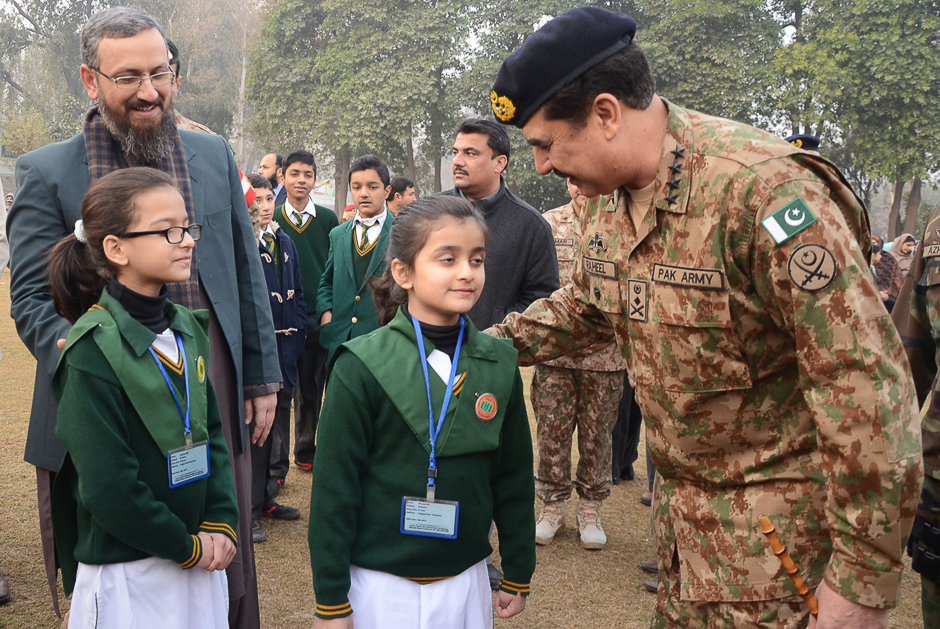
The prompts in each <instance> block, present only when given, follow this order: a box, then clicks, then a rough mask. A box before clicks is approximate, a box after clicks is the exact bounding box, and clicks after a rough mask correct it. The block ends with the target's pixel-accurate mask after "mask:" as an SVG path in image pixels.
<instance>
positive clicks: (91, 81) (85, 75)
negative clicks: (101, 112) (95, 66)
mask: <svg viewBox="0 0 940 629" xmlns="http://www.w3.org/2000/svg"><path fill="white" fill-rule="evenodd" d="M79 73H80V74H81V75H82V84H83V85H84V86H85V91H86V92H88V98H90V99H91V100H98V80H97V77H96V76H95V71H94V70H92V69H91V66H89V65H87V64H84V63H83V64H82V67H81V68H79Z"/></svg>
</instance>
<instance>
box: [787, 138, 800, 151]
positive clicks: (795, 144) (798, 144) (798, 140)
mask: <svg viewBox="0 0 940 629" xmlns="http://www.w3.org/2000/svg"><path fill="white" fill-rule="evenodd" d="M790 144H792V145H793V146H795V147H796V148H798V149H801V148H803V140H800V139H799V138H797V139H796V140H793V141H792V142H790Z"/></svg>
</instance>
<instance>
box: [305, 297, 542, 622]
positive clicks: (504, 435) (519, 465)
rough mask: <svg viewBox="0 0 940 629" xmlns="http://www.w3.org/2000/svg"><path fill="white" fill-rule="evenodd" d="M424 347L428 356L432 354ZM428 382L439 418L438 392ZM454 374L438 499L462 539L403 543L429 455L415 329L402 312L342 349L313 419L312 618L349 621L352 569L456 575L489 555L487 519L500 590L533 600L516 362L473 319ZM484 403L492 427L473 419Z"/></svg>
mask: <svg viewBox="0 0 940 629" xmlns="http://www.w3.org/2000/svg"><path fill="white" fill-rule="evenodd" d="M422 340H424V343H425V348H426V351H427V352H428V353H430V352H431V351H432V350H433V349H434V346H433V345H432V344H431V343H430V342H429V341H427V340H426V339H422ZM389 356H394V360H389V358H388V357H389ZM429 373H430V380H431V389H432V399H433V403H434V408H435V414H436V415H437V414H438V413H440V408H441V404H442V402H443V396H444V387H445V384H444V383H443V382H442V381H441V380H440V379H439V378H438V377H437V375H435V373H434V372H433V370H429ZM457 374H458V377H459V376H460V374H465V375H464V376H463V378H462V381H461V382H460V386H455V389H456V390H458V391H459V393H458V394H457V395H455V396H454V397H453V398H452V399H451V403H450V406H449V409H448V414H447V417H446V419H445V423H444V427H443V429H442V431H441V435H440V438H439V440H438V445H437V467H438V477H437V498H438V499H440V500H453V501H458V502H459V503H460V512H459V516H458V524H457V526H458V530H457V538H456V539H454V540H449V539H441V538H432V537H419V536H414V535H404V534H402V533H401V532H400V520H401V509H402V497H404V496H419V497H423V496H424V495H425V491H426V485H427V471H428V457H429V454H430V445H429V443H428V399H427V392H426V389H425V385H424V376H423V375H422V370H421V364H420V358H419V355H418V348H417V344H416V341H415V332H414V328H413V327H412V323H411V320H410V318H407V317H406V316H405V315H404V314H403V313H402V312H399V313H398V315H397V316H396V317H395V319H394V320H393V321H392V322H391V323H389V325H387V326H385V327H383V328H380V329H378V330H376V331H374V332H372V333H371V334H368V335H366V336H362V337H359V338H356V339H353V340H351V341H349V342H347V343H345V344H344V345H343V346H342V347H341V348H340V350H339V354H338V357H337V360H336V363H335V365H334V367H333V371H332V373H331V375H330V379H329V383H328V384H327V389H326V399H325V401H324V404H323V410H322V411H321V414H320V425H319V432H318V437H317V446H318V447H317V458H316V459H315V461H314V470H313V487H312V490H311V499H310V526H309V543H310V562H311V566H312V568H313V585H314V590H315V593H316V599H317V609H316V614H317V616H319V617H321V618H338V617H342V616H346V615H349V614H351V613H353V611H354V610H352V608H351V606H350V604H349V600H348V598H347V593H348V591H349V585H350V577H349V567H350V564H352V565H356V566H359V567H362V568H368V569H371V570H379V571H382V572H386V573H389V574H393V575H397V576H401V577H405V578H411V579H421V580H424V581H428V580H433V579H435V578H442V577H451V576H456V575H458V574H460V573H461V572H463V571H464V570H466V569H468V568H469V567H471V566H472V565H474V564H475V563H478V562H480V561H482V560H483V559H485V558H486V557H487V556H489V554H490V553H491V551H492V548H491V547H490V543H489V527H490V521H491V520H493V521H495V522H496V527H497V529H498V531H499V545H500V553H501V556H502V559H503V562H502V567H503V570H504V572H505V579H504V580H503V582H502V583H501V585H500V587H501V589H503V590H505V591H507V592H511V593H514V594H515V593H519V592H521V593H523V594H528V592H529V583H530V581H531V578H532V573H533V572H534V571H535V517H534V513H533V508H532V504H533V502H534V499H535V488H534V479H533V474H532V441H531V437H530V435H529V423H528V418H527V415H526V409H525V401H524V398H523V385H522V379H521V378H520V376H519V369H518V367H517V366H516V351H515V350H514V349H513V348H512V346H511V345H509V344H507V343H505V342H504V341H501V340H498V339H494V338H491V337H489V336H486V335H484V334H481V333H480V332H479V331H478V330H476V328H474V327H473V324H472V323H470V322H469V320H468V321H467V327H466V331H465V333H464V344H463V347H462V348H461V351H460V357H459V361H458V364H457ZM485 393H490V394H492V395H493V396H494V397H495V399H496V415H495V417H493V418H492V419H489V420H488V421H483V420H481V419H480V418H479V417H478V415H477V413H476V406H477V400H478V399H479V397H480V396H482V395H483V394H485ZM487 410H488V409H487ZM435 419H436V418H435Z"/></svg>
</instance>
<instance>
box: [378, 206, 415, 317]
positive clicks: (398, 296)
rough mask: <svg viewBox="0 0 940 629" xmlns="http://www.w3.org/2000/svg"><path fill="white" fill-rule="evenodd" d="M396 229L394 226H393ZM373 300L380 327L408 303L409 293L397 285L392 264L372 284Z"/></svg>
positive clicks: (387, 265)
mask: <svg viewBox="0 0 940 629" xmlns="http://www.w3.org/2000/svg"><path fill="white" fill-rule="evenodd" d="M393 227H394V224H393ZM372 299H373V300H375V309H376V310H377V311H378V313H379V325H385V324H386V323H388V322H389V321H391V320H392V319H394V318H395V315H396V314H397V313H398V309H399V308H401V307H402V306H404V305H405V304H407V303H408V293H407V292H406V291H405V289H403V288H402V287H401V286H399V285H398V284H396V283H395V278H394V277H392V265H391V262H389V263H388V264H386V266H385V274H384V275H382V277H380V278H379V279H377V280H374V281H373V283H372Z"/></svg>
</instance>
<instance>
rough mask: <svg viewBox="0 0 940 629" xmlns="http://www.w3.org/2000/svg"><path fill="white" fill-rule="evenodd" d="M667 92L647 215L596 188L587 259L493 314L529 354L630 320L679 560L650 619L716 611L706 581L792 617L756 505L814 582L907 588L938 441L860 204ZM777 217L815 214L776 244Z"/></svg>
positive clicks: (610, 332) (571, 344)
mask: <svg viewBox="0 0 940 629" xmlns="http://www.w3.org/2000/svg"><path fill="white" fill-rule="evenodd" d="M667 106H668V108H669V119H668V126H667V132H666V138H665V142H664V147H663V150H662V156H661V161H660V166H659V171H658V175H657V178H656V183H655V190H656V194H655V197H654V201H653V205H652V207H650V208H649V209H648V210H647V211H646V212H645V214H643V215H641V216H638V217H636V218H637V220H636V222H635V223H634V220H633V219H632V218H631V217H630V215H629V213H628V211H627V203H626V198H625V193H624V191H623V190H620V191H617V192H616V193H615V194H614V195H613V197H612V198H611V200H610V202H609V203H607V202H605V201H606V200H602V201H601V202H597V203H590V202H589V203H588V207H587V208H586V209H585V213H586V216H585V224H586V225H589V227H585V230H584V235H583V238H582V243H581V248H582V251H581V253H582V255H581V257H579V259H578V261H577V265H578V267H580V268H579V269H578V271H580V270H581V269H583V270H584V271H585V272H584V273H580V272H577V271H576V272H575V274H574V282H573V283H572V284H569V285H568V286H566V287H565V288H562V289H561V290H559V291H557V292H556V293H555V294H554V295H552V297H550V298H548V299H544V300H540V301H537V302H535V303H534V304H533V305H532V306H531V307H530V308H529V309H528V310H527V311H526V312H525V313H521V314H512V315H510V316H509V317H508V318H507V319H506V321H505V322H504V324H502V325H501V326H496V328H495V330H494V333H495V334H498V335H501V336H512V337H513V338H514V342H515V345H516V347H517V348H518V349H519V350H520V361H521V362H522V363H523V364H531V363H535V362H539V361H542V360H546V359H551V358H555V357H557V356H559V355H563V354H565V353H569V352H571V351H574V350H576V349H578V348H582V347H586V346H589V345H591V344H593V343H596V342H598V341H604V340H611V339H616V340H617V342H618V344H619V346H620V351H621V353H622V355H623V357H624V359H625V362H626V368H627V371H629V372H630V374H631V375H632V376H633V377H634V379H635V380H636V382H637V385H638V386H637V400H638V402H639V405H640V408H641V409H642V411H643V417H644V419H645V420H646V421H647V431H648V432H647V436H648V440H649V445H650V453H651V455H652V458H653V462H654V463H655V465H656V469H657V471H658V472H660V474H661V476H660V478H659V479H658V480H657V486H656V497H655V501H654V504H653V507H654V514H655V518H654V533H655V536H656V539H657V544H658V555H659V561H660V566H661V568H665V567H666V566H673V565H675V566H677V567H678V568H677V569H675V570H671V571H666V570H664V571H663V572H661V577H663V578H664V579H665V580H666V581H667V584H666V586H665V587H664V588H661V589H660V593H659V600H658V602H657V607H656V617H655V618H654V621H653V626H655V627H667V626H672V625H673V624H678V623H679V622H680V618H681V617H688V618H690V619H691V620H689V621H688V622H687V623H686V624H687V625H691V626H704V625H706V624H708V622H709V621H708V620H707V619H706V617H707V615H708V612H707V611H705V610H703V609H702V606H701V605H700V602H704V601H708V602H716V603H721V604H722V606H723V607H725V608H729V609H732V610H734V609H737V610H738V611H739V612H740V613H742V614H748V611H747V610H748V609H749V608H750V609H752V610H753V609H762V610H764V611H763V612H761V614H762V615H761V617H754V618H753V620H754V623H755V626H762V627H766V626H770V627H783V626H787V622H786V621H785V620H783V619H778V618H780V617H781V613H780V610H783V609H785V608H788V607H789V605H790V603H793V602H795V601H797V600H798V599H796V598H795V596H794V595H795V588H794V587H793V585H792V584H791V583H790V582H789V580H788V578H787V576H786V574H785V573H784V571H783V570H782V569H781V566H780V563H779V561H778V560H777V558H776V557H775V556H774V555H773V553H772V552H771V551H770V550H769V548H768V546H767V545H766V543H765V540H764V539H763V536H762V534H761V532H760V528H759V525H758V522H757V519H758V516H759V515H760V514H766V515H768V516H769V517H770V518H771V519H772V521H773V522H774V524H775V525H776V528H777V531H778V533H779V534H780V537H781V539H782V540H783V541H784V543H785V544H787V546H788V547H789V550H790V554H791V555H792V556H793V558H794V560H795V561H796V563H797V565H798V566H799V567H800V568H801V570H802V574H803V576H804V578H805V579H806V581H807V583H808V584H809V585H810V586H811V587H815V586H816V585H817V584H818V583H819V581H820V579H821V578H822V577H823V576H824V575H825V577H826V581H827V583H828V584H829V586H830V587H831V588H832V589H833V590H835V591H836V592H837V593H840V594H841V595H842V596H845V597H846V598H848V599H850V600H852V601H854V602H856V603H859V604H862V605H867V606H871V607H892V606H894V605H896V603H897V600H898V590H899V582H900V573H901V569H902V563H901V558H902V552H903V548H904V544H905V543H906V541H907V536H908V532H909V530H910V526H911V523H912V520H913V517H914V513H915V508H916V504H917V495H918V493H919V490H920V479H921V473H922V460H921V454H920V451H921V443H920V431H919V423H918V418H917V412H916V408H915V402H914V398H913V396H914V388H913V383H912V381H911V377H910V374H909V372H908V366H907V361H906V359H905V357H904V351H903V348H902V346H901V343H900V339H899V337H898V334H897V331H896V329H895V327H894V325H893V324H892V322H891V320H890V318H889V317H888V314H887V312H886V311H885V309H884V307H883V306H882V305H881V302H880V300H879V298H878V293H877V290H876V288H875V285H874V282H873V280H872V276H871V273H870V272H869V271H868V264H867V262H866V260H867V258H868V252H869V248H870V243H871V239H870V234H869V226H868V219H867V215H866V213H865V210H864V207H863V206H862V203H861V202H860V201H859V200H858V198H857V197H856V196H855V195H854V194H853V193H852V191H851V189H850V188H849V186H848V185H847V184H846V183H845V181H844V179H843V178H842V177H841V175H840V174H839V173H838V171H837V170H836V169H835V168H834V167H833V166H832V165H831V164H830V163H829V162H827V161H826V160H824V159H822V158H820V157H818V156H815V155H811V154H808V153H806V152H803V151H801V150H799V149H796V148H794V147H792V146H790V145H788V144H787V143H785V142H783V141H782V140H779V139H776V138H774V137H773V136H770V135H768V134H766V133H764V132H761V131H758V130H757V129H754V128H751V127H748V126H746V125H742V124H738V123H735V122H731V121H728V120H723V119H719V118H713V117H709V116H705V115H703V114H700V113H697V112H694V111H690V110H685V109H682V108H680V107H678V106H676V105H673V104H671V103H667ZM781 210H784V213H783V214H778V212H780V211H781ZM775 214H777V219H776V220H777V222H776V223H775V224H774V225H773V226H763V225H762V224H761V221H763V220H764V219H769V218H771V217H772V216H773V215H775ZM813 219H815V222H813ZM781 224H783V225H787V226H789V225H791V224H795V225H797V226H801V227H806V228H805V229H803V230H802V231H798V233H795V235H792V236H791V237H789V238H783V240H782V241H780V243H779V244H778V243H777V242H776V241H775V239H774V238H773V237H772V231H773V233H776V234H778V235H779V233H780V232H781V231H784V232H786V229H787V227H781ZM773 228H776V229H773ZM674 561H675V562H676V563H675V564H674V563H673V562H674ZM666 592H674V593H675V595H674V599H673V600H675V601H677V602H681V604H680V605H679V608H678V609H676V607H675V606H674V605H673V606H670V605H669V598H668V597H667V596H666ZM757 601H764V604H763V605H758V606H754V605H752V603H754V602H757ZM735 603H743V604H744V605H740V606H736V605H735ZM804 613H808V612H804Z"/></svg>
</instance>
